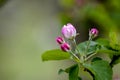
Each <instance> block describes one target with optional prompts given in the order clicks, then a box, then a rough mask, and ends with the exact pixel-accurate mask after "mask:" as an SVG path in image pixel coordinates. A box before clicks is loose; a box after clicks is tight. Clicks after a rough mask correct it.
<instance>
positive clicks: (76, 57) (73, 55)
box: [70, 51, 81, 63]
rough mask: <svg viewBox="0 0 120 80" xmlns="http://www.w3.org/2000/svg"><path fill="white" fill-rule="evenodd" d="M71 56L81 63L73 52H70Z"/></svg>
mask: <svg viewBox="0 0 120 80" xmlns="http://www.w3.org/2000/svg"><path fill="white" fill-rule="evenodd" d="M70 54H71V55H72V56H73V57H74V58H75V59H76V61H77V62H78V63H81V61H80V59H79V58H78V57H77V56H76V55H75V54H74V53H73V52H72V51H70Z"/></svg>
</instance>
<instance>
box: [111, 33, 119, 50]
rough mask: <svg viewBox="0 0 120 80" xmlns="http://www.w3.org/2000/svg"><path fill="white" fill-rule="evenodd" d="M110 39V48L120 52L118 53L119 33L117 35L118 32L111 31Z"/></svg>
mask: <svg viewBox="0 0 120 80" xmlns="http://www.w3.org/2000/svg"><path fill="white" fill-rule="evenodd" d="M109 37H110V46H111V47H112V48H113V49H115V50H118V51H120V44H119V43H120V41H119V39H118V38H119V36H118V33H117V31H116V32H115V31H114V32H113V31H111V32H110V33H109Z"/></svg>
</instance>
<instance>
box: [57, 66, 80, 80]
mask: <svg viewBox="0 0 120 80" xmlns="http://www.w3.org/2000/svg"><path fill="white" fill-rule="evenodd" d="M63 72H66V73H68V74H69V80H82V79H81V78H80V77H79V76H78V73H79V66H78V64H74V65H72V66H70V67H68V68H66V69H65V70H63V69H60V70H59V72H58V74H61V73H63Z"/></svg>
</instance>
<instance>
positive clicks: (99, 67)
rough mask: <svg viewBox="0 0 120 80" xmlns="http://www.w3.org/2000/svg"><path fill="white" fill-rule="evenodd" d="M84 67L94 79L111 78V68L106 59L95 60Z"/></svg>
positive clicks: (108, 79)
mask: <svg viewBox="0 0 120 80" xmlns="http://www.w3.org/2000/svg"><path fill="white" fill-rule="evenodd" d="M84 67H85V68H87V69H88V70H89V71H90V72H91V73H92V74H93V75H94V80H112V69H111V67H110V66H109V63H108V62H107V61H103V60H97V61H94V62H92V63H91V64H84Z"/></svg>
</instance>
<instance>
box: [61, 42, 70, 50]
mask: <svg viewBox="0 0 120 80" xmlns="http://www.w3.org/2000/svg"><path fill="white" fill-rule="evenodd" d="M61 50H63V51H64V52H68V51H69V50H70V45H69V44H68V43H63V44H61Z"/></svg>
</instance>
